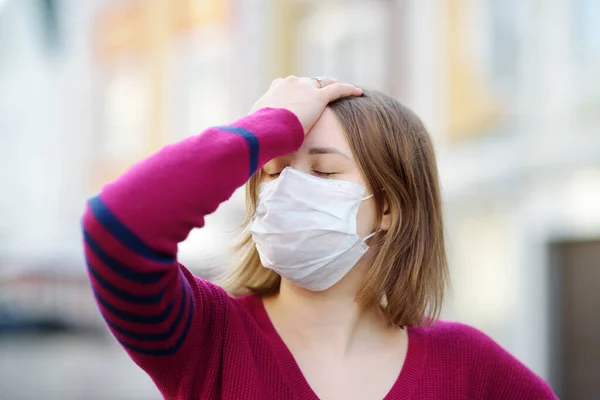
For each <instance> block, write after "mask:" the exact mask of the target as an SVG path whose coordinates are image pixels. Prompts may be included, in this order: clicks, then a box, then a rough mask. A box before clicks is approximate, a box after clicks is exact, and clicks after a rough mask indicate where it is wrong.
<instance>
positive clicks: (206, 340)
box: [83, 109, 555, 400]
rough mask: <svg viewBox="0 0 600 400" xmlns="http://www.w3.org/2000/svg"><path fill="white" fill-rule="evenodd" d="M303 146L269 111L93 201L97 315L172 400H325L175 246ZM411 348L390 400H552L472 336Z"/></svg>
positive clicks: (242, 306) (90, 241) (135, 170)
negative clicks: (273, 163)
mask: <svg viewBox="0 0 600 400" xmlns="http://www.w3.org/2000/svg"><path fill="white" fill-rule="evenodd" d="M303 139H304V133H303V128H302V126H301V124H300V122H299V121H298V119H297V118H296V116H295V115H294V114H292V113H291V112H289V111H287V110H282V109H262V110H260V111H258V112H256V113H253V114H251V115H249V116H247V117H245V118H243V119H241V120H239V121H237V122H236V123H234V124H232V125H229V126H223V127H216V128H210V129H207V130H206V131H205V132H203V133H202V134H200V135H196V136H193V137H190V138H188V139H186V140H183V141H181V142H179V143H176V144H173V145H169V146H166V147H165V148H164V149H162V150H161V151H159V152H158V153H156V154H155V155H153V156H151V157H149V158H148V159H146V160H144V161H142V162H140V163H138V164H137V165H135V166H133V167H132V168H131V169H130V170H129V171H128V172H126V173H125V174H124V175H123V176H121V177H120V178H118V179H117V180H116V181H115V182H113V183H110V184H108V185H106V186H105V187H104V188H103V190H102V192H101V193H100V194H99V195H98V196H96V197H94V198H92V199H91V200H89V202H88V205H87V208H86V212H85V214H84V216H83V231H84V241H85V256H86V261H87V267H88V272H89V277H90V281H91V284H92V289H93V293H94V295H95V297H96V300H97V303H98V307H99V309H100V312H101V314H102V316H103V318H104V320H105V321H106V324H107V326H108V327H109V329H110V330H111V331H112V333H113V335H114V336H115V338H116V339H117V340H118V341H119V342H120V343H121V345H122V346H123V347H124V348H125V350H126V351H127V352H128V353H129V355H130V356H131V358H132V359H133V360H134V361H135V362H136V363H137V364H138V365H139V366H140V367H141V368H142V369H144V370H145V371H146V372H147V373H148V375H149V376H150V377H151V378H152V379H153V381H154V382H155V384H156V385H157V387H158V389H159V390H160V391H161V393H162V394H163V396H164V397H165V398H167V399H239V400H259V399H260V400H287V399H289V400H292V399H295V400H316V399H317V396H316V394H315V393H314V392H313V390H312V389H311V388H310V386H309V384H308V382H307V381H306V379H305V378H304V377H303V375H302V372H301V371H300V369H299V367H298V365H297V364H296V362H295V361H294V358H293V356H292V354H291V353H290V351H289V350H288V348H287V347H286V345H285V343H284V342H283V341H282V339H281V338H280V337H279V335H278V334H277V332H276V330H275V329H274V327H273V325H272V324H271V321H270V320H269V317H268V315H267V313H266V311H265V309H264V307H263V303H262V301H261V299H260V298H258V297H256V296H254V295H248V296H244V297H241V298H232V297H230V296H228V295H227V294H226V293H225V291H224V290H223V289H221V288H220V287H218V286H216V285H214V284H212V283H210V282H207V281H205V280H202V279H200V278H198V277H196V276H194V275H193V274H192V273H190V272H189V271H188V270H187V269H186V268H185V267H184V266H182V265H181V264H180V263H178V261H177V245H178V243H180V242H181V241H183V240H184V239H185V238H186V237H187V236H188V234H189V232H190V231H191V230H192V229H193V228H198V227H202V226H203V225H204V217H205V216H206V215H208V214H210V213H212V212H213V211H215V210H216V209H217V207H218V206H219V204H221V203H222V202H224V201H226V200H227V199H229V198H230V196H231V195H232V194H233V192H234V191H235V190H236V189H237V188H239V187H240V186H242V185H243V184H244V183H245V182H246V181H247V180H248V178H249V177H250V176H251V175H252V174H253V173H254V172H255V171H257V170H258V169H260V168H261V167H262V166H263V165H264V164H265V163H266V162H267V161H269V160H271V159H273V158H276V157H279V156H283V155H285V154H288V153H291V152H294V151H296V150H297V149H298V148H299V147H300V145H301V144H302V141H303ZM408 337H409V346H408V352H407V356H406V360H405V363H404V366H403V368H402V371H401V373H400V374H399V376H398V378H397V380H396V382H395V383H394V385H393V387H392V388H391V390H390V391H389V393H388V395H387V396H386V397H385V399H387V400H396V399H423V400H425V399H427V400H431V399H448V400H450V399H452V400H456V399H502V400H507V399H523V400H542V399H553V398H555V396H554V395H553V393H552V390H551V389H550V387H549V386H548V385H547V384H546V383H545V382H544V381H543V380H542V379H540V378H539V377H538V376H536V375H535V374H534V373H532V372H531V371H530V370H528V369H527V368H526V367H525V366H524V365H523V364H521V363H520V362H519V361H517V360H516V359H515V358H513V357H512V356H511V355H510V354H508V353H507V352H506V351H505V350H503V349H502V348H501V347H499V346H498V345H497V344H496V343H494V342H493V341H492V340H491V339H489V338H488V337H487V336H485V335H484V334H482V333H481V332H479V331H477V330H475V329H473V328H470V327H468V326H465V325H461V324H456V323H448V322H438V323H437V324H436V325H434V326H433V327H429V328H426V327H412V328H409V329H408Z"/></svg>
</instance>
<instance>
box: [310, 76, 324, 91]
mask: <svg viewBox="0 0 600 400" xmlns="http://www.w3.org/2000/svg"><path fill="white" fill-rule="evenodd" d="M311 79H314V80H315V81H317V83H318V84H319V89H323V80H322V79H321V78H317V77H313V78H311Z"/></svg>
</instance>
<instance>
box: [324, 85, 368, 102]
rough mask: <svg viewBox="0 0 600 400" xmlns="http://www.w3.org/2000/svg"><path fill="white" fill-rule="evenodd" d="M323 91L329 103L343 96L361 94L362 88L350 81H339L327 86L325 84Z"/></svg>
mask: <svg viewBox="0 0 600 400" xmlns="http://www.w3.org/2000/svg"><path fill="white" fill-rule="evenodd" d="M321 93H322V94H323V95H324V96H325V98H326V99H327V102H328V103H329V102H332V101H334V100H337V99H340V98H342V97H348V96H361V95H362V89H361V88H359V87H356V86H354V85H350V84H348V83H341V82H339V81H337V82H333V83H331V84H329V85H327V86H325V85H323V89H321Z"/></svg>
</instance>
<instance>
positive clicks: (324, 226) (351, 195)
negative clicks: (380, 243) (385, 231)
mask: <svg viewBox="0 0 600 400" xmlns="http://www.w3.org/2000/svg"><path fill="white" fill-rule="evenodd" d="M365 190H366V189H365V188H364V187H363V186H360V185H357V184H355V183H351V182H345V181H339V180H329V179H322V178H318V177H314V176H312V175H309V174H305V173H303V172H300V171H297V170H295V169H293V168H289V167H288V168H286V169H284V170H283V171H282V172H281V174H280V175H279V177H278V178H277V179H275V180H274V181H271V182H268V183H264V184H262V185H261V187H260V194H259V201H258V206H257V207H256V214H255V217H254V219H253V221H252V225H251V227H250V232H251V233H252V239H253V240H254V242H255V243H256V248H257V250H258V254H259V256H260V260H261V262H262V265H263V266H264V267H265V268H269V269H272V270H274V271H275V272H277V273H278V274H279V275H281V276H282V277H284V278H286V279H288V280H290V281H291V282H293V283H295V284H296V285H298V286H301V287H303V288H306V289H308V290H312V291H321V290H325V289H328V288H330V287H331V286H333V285H335V284H336V283H337V282H339V281H340V279H342V278H343V277H344V276H345V275H346V274H347V273H348V272H349V271H350V270H351V269H352V267H354V265H355V264H356V263H357V262H358V260H359V259H360V258H361V257H362V256H363V254H365V253H366V252H367V250H368V249H369V246H367V244H366V243H365V240H367V239H368V238H370V237H372V236H373V235H374V234H375V232H373V233H372V234H370V235H368V236H367V237H365V238H364V239H361V238H360V236H358V234H357V233H356V216H357V214H358V208H359V206H360V204H361V202H362V201H363V200H366V199H368V198H371V197H372V195H371V196H368V197H363V196H364V193H365Z"/></svg>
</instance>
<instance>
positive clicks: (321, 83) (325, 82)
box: [310, 76, 340, 89]
mask: <svg viewBox="0 0 600 400" xmlns="http://www.w3.org/2000/svg"><path fill="white" fill-rule="evenodd" d="M310 79H311V80H312V81H313V83H314V84H316V85H317V86H318V87H319V89H322V88H324V87H325V86H329V85H332V84H334V83H339V82H340V81H339V80H337V79H335V78H326V77H321V76H319V77H314V78H310Z"/></svg>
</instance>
